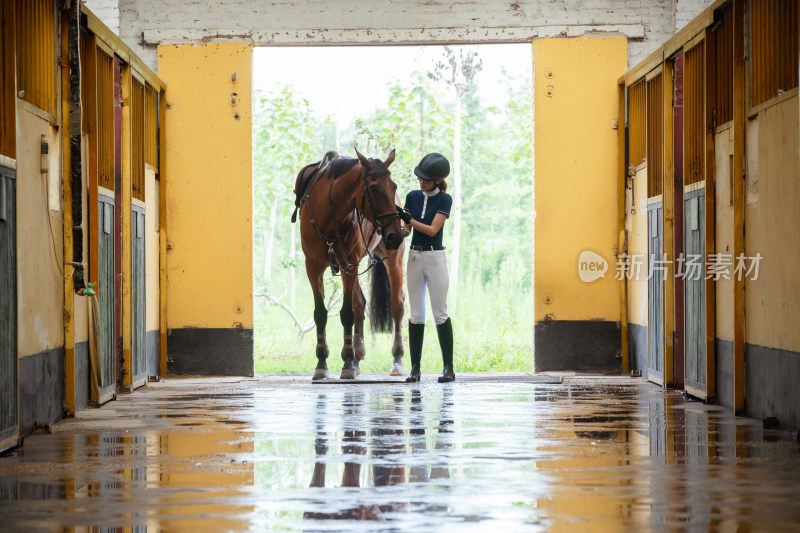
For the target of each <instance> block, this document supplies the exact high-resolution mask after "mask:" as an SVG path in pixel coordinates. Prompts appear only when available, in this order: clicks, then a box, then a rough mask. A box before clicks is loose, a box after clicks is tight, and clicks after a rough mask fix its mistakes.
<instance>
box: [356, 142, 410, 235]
mask: <svg viewBox="0 0 800 533" xmlns="http://www.w3.org/2000/svg"><path fill="white" fill-rule="evenodd" d="M356 154H357V155H358V160H359V161H360V162H361V167H362V168H363V169H364V174H363V179H362V183H361V187H362V188H363V193H362V195H361V196H362V205H361V210H362V212H363V213H364V214H365V215H366V216H367V218H368V219H369V220H370V221H371V222H372V225H373V226H375V228H376V229H377V230H378V233H380V234H381V235H382V236H383V242H384V244H385V245H386V248H387V249H388V250H397V249H398V248H399V247H400V244H402V242H403V231H402V228H401V227H400V218H399V216H398V214H397V204H396V203H395V196H396V195H397V184H396V183H395V182H394V181H392V173H391V172H390V171H389V165H391V164H392V162H393V161H394V150H392V152H391V153H390V154H389V157H387V158H386V161H381V160H380V159H367V158H366V157H364V156H363V155H361V153H360V152H359V151H358V150H356Z"/></svg>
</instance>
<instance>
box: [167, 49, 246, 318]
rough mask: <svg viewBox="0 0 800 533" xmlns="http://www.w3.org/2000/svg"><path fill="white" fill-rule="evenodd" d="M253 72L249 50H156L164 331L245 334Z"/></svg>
mask: <svg viewBox="0 0 800 533" xmlns="http://www.w3.org/2000/svg"><path fill="white" fill-rule="evenodd" d="M251 67H252V46H251V45H247V44H238V43H220V44H208V45H202V46H192V45H184V46H173V45H166V46H159V48H158V70H159V77H160V78H161V79H162V80H164V81H165V82H166V84H167V87H168V91H167V95H168V96H167V117H166V143H167V150H168V152H167V167H166V176H167V182H166V186H167V192H166V194H167V217H168V219H167V228H168V234H167V239H168V248H171V249H170V250H169V251H168V252H167V285H168V296H167V324H168V327H170V328H181V327H209V328H232V327H236V326H237V325H239V324H241V326H240V327H243V328H245V329H250V328H252V327H253V296H252V293H253V267H252V265H253V261H252V247H253V239H252V233H253V231H252V222H251V217H252V155H251V152H252V120H251V112H250V110H251ZM233 73H236V76H237V80H238V81H237V82H236V83H232V82H231V75H232V74H233ZM234 92H235V93H237V95H238V98H239V103H238V105H237V106H235V107H233V106H231V93H234ZM236 113H238V114H239V119H238V120H236V119H235V118H234V115H235V114H236ZM237 309H238V311H237Z"/></svg>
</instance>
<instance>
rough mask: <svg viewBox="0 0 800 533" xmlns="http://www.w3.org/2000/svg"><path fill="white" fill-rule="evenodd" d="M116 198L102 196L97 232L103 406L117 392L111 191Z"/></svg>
mask: <svg viewBox="0 0 800 533" xmlns="http://www.w3.org/2000/svg"><path fill="white" fill-rule="evenodd" d="M107 192H108V194H111V195H112V196H106V195H104V194H98V195H97V198H98V217H97V220H98V222H99V223H100V228H99V231H98V232H97V234H98V235H97V244H98V253H97V262H98V275H99V277H98V280H97V281H98V283H97V295H98V299H99V302H100V317H99V322H100V346H99V347H98V348H97V353H98V357H97V360H98V363H99V366H100V368H99V372H98V379H99V380H100V398H99V403H104V402H107V401H108V400H110V399H112V398H113V396H114V393H115V392H116V368H115V361H116V358H115V357H114V355H115V353H116V350H115V346H114V333H115V329H116V327H115V326H116V325H115V320H114V316H115V315H114V310H115V301H114V292H115V283H114V281H115V279H114V276H115V268H114V198H113V194H114V192H113V191H107Z"/></svg>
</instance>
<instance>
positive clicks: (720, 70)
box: [709, 4, 733, 126]
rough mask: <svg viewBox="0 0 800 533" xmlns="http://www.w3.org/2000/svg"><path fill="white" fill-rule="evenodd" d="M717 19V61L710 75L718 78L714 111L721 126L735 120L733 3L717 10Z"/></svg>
mask: <svg viewBox="0 0 800 533" xmlns="http://www.w3.org/2000/svg"><path fill="white" fill-rule="evenodd" d="M716 19H717V24H716V25H715V26H714V28H713V32H712V33H711V38H712V39H714V50H715V51H716V61H714V71H713V73H712V72H709V75H712V74H713V75H714V76H715V79H716V95H715V96H716V97H715V98H714V101H715V103H716V105H715V109H714V112H715V119H716V125H717V126H721V125H723V124H725V123H726V122H730V121H731V120H733V4H727V5H726V6H724V7H722V8H721V9H719V10H717V12H716ZM709 69H710V67H709Z"/></svg>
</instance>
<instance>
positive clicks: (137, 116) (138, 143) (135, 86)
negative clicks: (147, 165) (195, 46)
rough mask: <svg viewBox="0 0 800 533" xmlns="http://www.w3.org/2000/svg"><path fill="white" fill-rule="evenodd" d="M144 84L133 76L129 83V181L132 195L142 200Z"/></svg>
mask: <svg viewBox="0 0 800 533" xmlns="http://www.w3.org/2000/svg"><path fill="white" fill-rule="evenodd" d="M144 90H145V89H144V84H143V83H142V82H141V81H139V80H138V79H136V78H135V77H134V78H133V82H132V83H131V127H132V131H131V173H132V174H131V183H132V187H133V197H134V198H136V199H137V200H141V201H142V202H144V181H145V180H144V157H145V154H144V148H145V128H144V124H145V120H144V112H145V106H144V101H145V98H144Z"/></svg>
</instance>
